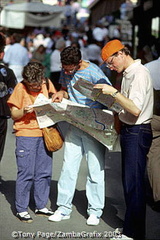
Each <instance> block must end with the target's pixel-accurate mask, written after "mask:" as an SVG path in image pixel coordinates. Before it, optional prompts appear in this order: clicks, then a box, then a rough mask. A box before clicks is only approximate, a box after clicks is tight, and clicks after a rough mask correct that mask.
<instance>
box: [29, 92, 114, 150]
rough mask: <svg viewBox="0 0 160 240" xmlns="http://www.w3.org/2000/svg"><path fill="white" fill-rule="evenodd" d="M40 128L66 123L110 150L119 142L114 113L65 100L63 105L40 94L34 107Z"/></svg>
mask: <svg viewBox="0 0 160 240" xmlns="http://www.w3.org/2000/svg"><path fill="white" fill-rule="evenodd" d="M32 107H34V110H35V112H36V116H37V121H38V124H39V127H40V128H44V127H48V126H51V125H53V124H55V123H57V122H60V121H66V122H68V123H70V124H72V125H74V126H76V127H78V128H79V129H81V130H83V131H85V132H87V133H88V134H90V135H91V136H93V137H94V138H95V139H97V140H98V141H99V142H101V143H102V144H103V145H105V146H106V147H107V148H108V149H109V150H113V148H114V145H115V143H116V140H117V133H116V131H115V129H114V115H113V112H112V111H109V110H101V109H95V108H94V109H93V108H90V107H88V106H85V105H82V104H78V103H74V102H71V101H69V100H67V99H63V101H62V102H61V103H59V102H51V100H50V99H47V98H46V97H45V96H44V95H43V94H39V95H38V97H37V98H36V101H35V103H34V105H32Z"/></svg>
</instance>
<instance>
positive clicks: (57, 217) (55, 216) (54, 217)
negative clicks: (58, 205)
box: [48, 210, 70, 222]
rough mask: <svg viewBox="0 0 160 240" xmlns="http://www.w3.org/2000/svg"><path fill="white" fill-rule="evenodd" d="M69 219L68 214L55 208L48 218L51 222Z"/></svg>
mask: <svg viewBox="0 0 160 240" xmlns="http://www.w3.org/2000/svg"><path fill="white" fill-rule="evenodd" d="M66 219H70V215H66V214H64V213H62V212H61V211H60V210H56V211H55V213H54V214H53V215H52V216H50V217H49V218H48V220H49V221H52V222H60V221H62V220H66Z"/></svg>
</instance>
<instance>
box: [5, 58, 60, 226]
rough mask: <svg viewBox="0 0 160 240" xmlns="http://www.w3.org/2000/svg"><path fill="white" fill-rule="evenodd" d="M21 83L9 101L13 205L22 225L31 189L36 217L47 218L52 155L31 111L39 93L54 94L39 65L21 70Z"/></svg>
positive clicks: (25, 216) (28, 65)
mask: <svg viewBox="0 0 160 240" xmlns="http://www.w3.org/2000/svg"><path fill="white" fill-rule="evenodd" d="M22 76H23V81H22V82H20V83H18V84H17V85H16V87H15V89H14V91H13V93H12V95H11V96H10V98H9V100H8V105H9V107H10V110H11V116H12V119H13V120H14V130H15V135H16V151H15V152H16V160H17V168H18V173H17V180H16V199H15V205H16V210H17V214H16V216H17V218H18V219H20V220H21V221H23V222H28V223H30V222H32V221H33V219H32V217H31V216H30V214H29V213H28V206H29V201H30V192H31V187H32V185H33V186H34V200H35V214H36V215H40V216H42V215H43V216H50V215H51V214H53V213H52V212H51V211H50V210H48V209H47V208H46V205H47V202H48V198H49V192H50V183H51V174H52V152H49V151H48V150H47V148H46V147H45V143H44V140H43V137H42V129H40V128H39V126H38V123H37V120H36V115H35V112H34V110H33V108H32V107H30V105H32V104H33V103H34V100H35V99H36V97H37V96H38V94H39V93H42V94H43V95H45V96H46V97H48V93H49V92H50V93H53V94H54V93H56V89H55V87H54V86H53V84H52V82H51V81H50V80H48V85H49V89H47V86H46V80H45V77H44V67H43V65H42V64H41V63H38V62H30V63H28V64H27V65H26V66H25V67H24V70H23V74H22Z"/></svg>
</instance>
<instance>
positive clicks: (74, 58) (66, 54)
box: [61, 46, 82, 65]
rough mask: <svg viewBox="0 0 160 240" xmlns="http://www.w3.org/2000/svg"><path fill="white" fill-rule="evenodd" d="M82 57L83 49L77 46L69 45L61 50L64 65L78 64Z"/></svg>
mask: <svg viewBox="0 0 160 240" xmlns="http://www.w3.org/2000/svg"><path fill="white" fill-rule="evenodd" d="M81 58H82V55H81V51H80V50H79V49H78V48H77V47H72V46H69V47H66V48H64V49H63V51H62V52H61V63H62V64H63V65H77V64H79V62H80V60H81Z"/></svg>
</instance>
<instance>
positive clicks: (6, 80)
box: [0, 33, 17, 161]
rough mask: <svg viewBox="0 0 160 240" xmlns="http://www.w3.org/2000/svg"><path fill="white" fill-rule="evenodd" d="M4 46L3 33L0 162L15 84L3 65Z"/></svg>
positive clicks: (0, 44)
mask: <svg viewBox="0 0 160 240" xmlns="http://www.w3.org/2000/svg"><path fill="white" fill-rule="evenodd" d="M5 46H6V38H5V36H4V35H3V33H0V161H1V159H2V157H3V152H4V146H5V140H6V134H7V119H8V118H10V117H11V113H10V109H9V107H8V105H7V100H8V98H9V96H10V95H11V94H12V92H13V89H14V87H15V86H16V84H17V80H16V77H15V74H14V72H13V71H12V70H11V69H9V68H8V67H6V66H5V65H4V64H3V57H4V49H5Z"/></svg>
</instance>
